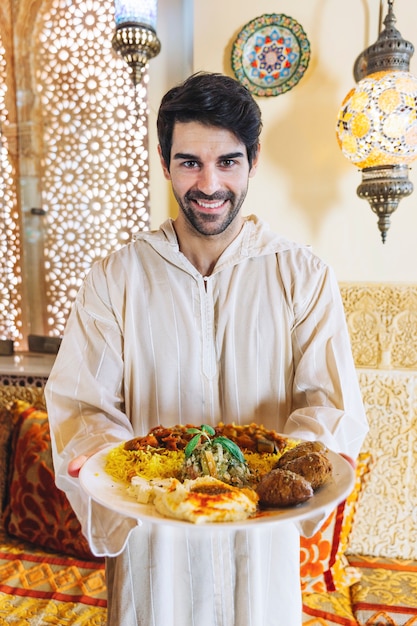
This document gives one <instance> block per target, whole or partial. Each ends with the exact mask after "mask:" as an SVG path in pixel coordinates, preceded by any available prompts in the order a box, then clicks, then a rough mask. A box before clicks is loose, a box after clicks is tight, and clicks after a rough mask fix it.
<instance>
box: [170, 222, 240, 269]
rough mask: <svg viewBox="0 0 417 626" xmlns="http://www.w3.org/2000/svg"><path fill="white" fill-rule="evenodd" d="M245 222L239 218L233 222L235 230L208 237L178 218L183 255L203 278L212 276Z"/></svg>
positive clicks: (176, 224)
mask: <svg viewBox="0 0 417 626" xmlns="http://www.w3.org/2000/svg"><path fill="white" fill-rule="evenodd" d="M243 222H244V220H243V219H238V218H237V219H235V220H234V221H233V228H230V227H229V228H227V229H226V231H225V232H223V233H220V234H218V235H210V236H208V235H202V234H200V233H199V232H198V231H196V230H194V229H193V228H192V226H190V225H189V224H188V223H187V222H183V221H181V220H178V218H177V219H176V220H174V229H175V232H176V235H177V238H178V243H179V247H180V250H181V252H182V253H183V255H184V256H185V257H187V259H188V260H189V261H190V263H192V265H194V267H195V268H196V269H197V270H198V271H199V272H200V274H201V275H202V276H210V275H211V273H212V272H213V270H214V267H215V265H216V263H217V261H218V259H219V258H220V256H221V255H222V254H223V252H224V251H225V250H226V248H227V247H228V246H229V245H230V244H231V243H232V241H233V240H234V239H235V238H236V237H237V235H238V234H239V232H240V231H241V229H242V227H243ZM230 226H232V225H230Z"/></svg>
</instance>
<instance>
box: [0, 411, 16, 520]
mask: <svg viewBox="0 0 417 626" xmlns="http://www.w3.org/2000/svg"><path fill="white" fill-rule="evenodd" d="M12 428H13V416H12V414H11V412H10V411H9V410H8V409H7V408H3V409H0V516H1V514H2V512H3V508H4V505H5V498H6V487H7V475H8V467H9V457H10V440H11V436H12Z"/></svg>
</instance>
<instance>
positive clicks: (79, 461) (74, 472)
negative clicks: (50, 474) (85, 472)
mask: <svg viewBox="0 0 417 626" xmlns="http://www.w3.org/2000/svg"><path fill="white" fill-rule="evenodd" d="M87 459H88V456H85V454H81V455H80V456H77V457H75V459H73V460H72V461H70V462H69V463H68V474H69V475H70V476H72V477H73V478H78V474H79V473H80V469H81V468H82V466H83V465H84V463H85V462H86V460H87Z"/></svg>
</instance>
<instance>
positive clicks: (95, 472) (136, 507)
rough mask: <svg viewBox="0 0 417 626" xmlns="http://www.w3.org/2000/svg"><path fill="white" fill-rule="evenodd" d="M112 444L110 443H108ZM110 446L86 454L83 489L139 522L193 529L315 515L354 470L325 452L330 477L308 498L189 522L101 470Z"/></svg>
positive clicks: (339, 493) (343, 491)
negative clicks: (234, 517)
mask: <svg viewBox="0 0 417 626" xmlns="http://www.w3.org/2000/svg"><path fill="white" fill-rule="evenodd" d="M112 447H114V446H112ZM110 449H111V448H105V449H104V450H101V451H100V452H98V453H97V454H95V455H93V456H92V457H90V458H89V459H88V460H87V461H86V463H84V465H83V466H82V468H81V471H80V476H79V479H80V483H81V486H82V488H83V489H84V491H86V493H87V494H88V495H89V496H91V497H92V498H93V500H95V501H96V502H98V503H99V504H102V505H103V506H105V507H106V508H108V509H110V510H112V511H115V512H116V513H120V514H121V515H125V516H126V517H133V518H135V519H137V520H139V521H148V522H152V523H154V524H174V525H175V526H178V525H186V526H187V527H188V528H190V526H192V527H195V528H207V527H208V526H212V527H216V528H220V527H225V528H231V527H233V528H243V527H245V528H246V527H249V526H253V525H254V524H256V525H257V524H271V523H274V524H276V523H280V522H288V521H301V520H304V519H308V518H314V517H316V516H319V515H320V513H322V512H323V511H324V510H326V509H329V512H330V511H331V510H332V508H335V507H336V506H337V505H338V504H339V503H340V502H342V501H343V500H344V499H345V498H346V497H347V496H348V495H349V494H350V493H351V491H352V490H353V487H354V484H355V471H354V469H353V468H352V466H351V465H350V463H348V462H347V461H346V459H344V458H343V457H342V456H340V454H337V453H335V452H331V451H329V452H328V453H327V455H328V458H329V460H330V461H331V463H332V465H333V472H332V478H331V479H330V480H329V481H328V482H327V483H326V484H325V485H323V487H321V488H320V489H319V490H317V492H316V493H315V494H314V496H313V497H312V498H310V499H309V500H307V501H306V502H304V503H303V504H299V505H297V506H292V507H285V508H279V509H267V510H262V511H260V512H259V513H258V514H257V515H256V516H255V517H252V518H249V519H246V520H244V521H239V522H221V523H204V524H192V523H190V522H187V521H182V520H177V519H172V518H167V517H163V516H162V515H160V514H159V513H158V512H157V510H156V509H155V507H154V506H153V504H140V503H139V502H136V501H135V499H134V498H133V497H132V496H130V495H129V494H128V493H127V488H126V485H125V484H123V483H121V482H118V481H115V480H114V479H113V478H112V477H111V476H110V475H109V474H108V473H107V472H106V471H105V469H104V467H105V459H106V456H107V454H108V452H109V450H110Z"/></svg>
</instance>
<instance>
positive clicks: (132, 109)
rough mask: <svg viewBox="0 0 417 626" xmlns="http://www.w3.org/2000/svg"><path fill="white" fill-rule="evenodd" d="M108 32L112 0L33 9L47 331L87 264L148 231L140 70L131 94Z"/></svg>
mask: <svg viewBox="0 0 417 626" xmlns="http://www.w3.org/2000/svg"><path fill="white" fill-rule="evenodd" d="M113 33H114V8H113V2H112V0H73V1H72V2H67V0H52V2H48V3H44V4H43V6H42V7H41V10H40V11H39V13H38V15H37V21H36V28H35V41H36V49H35V50H34V58H35V62H34V68H35V81H36V85H37V90H38V105H39V106H38V114H39V122H40V125H41V127H42V129H43V133H42V135H43V136H42V143H43V148H42V155H43V158H42V172H41V186H42V190H41V193H42V209H44V210H45V212H46V216H45V233H44V246H45V247H44V254H45V281H46V306H47V326H48V329H47V330H48V333H47V334H49V335H61V334H62V331H63V329H64V325H65V322H66V318H67V316H68V312H69V309H70V307H71V305H72V302H73V301H74V298H75V295H76V292H77V291H78V288H79V287H80V285H81V282H82V280H83V278H84V276H85V274H86V272H87V271H88V270H89V268H90V267H91V265H92V263H93V262H94V261H95V260H97V259H99V258H102V257H104V256H105V255H107V254H108V253H110V252H111V251H113V250H115V249H117V248H119V247H121V246H122V245H123V244H126V243H127V242H129V241H130V240H132V238H133V237H134V235H135V234H137V233H138V232H139V231H141V230H147V229H148V227H149V214H148V183H149V180H148V137H147V88H146V82H147V76H146V75H145V79H144V81H143V82H142V83H141V84H139V85H138V86H137V88H136V90H135V88H134V86H133V83H132V81H131V78H130V75H129V72H128V68H127V65H126V63H125V62H124V61H123V59H122V58H121V57H119V56H118V55H116V53H115V52H114V51H113V50H112V47H111V39H112V36H113Z"/></svg>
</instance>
